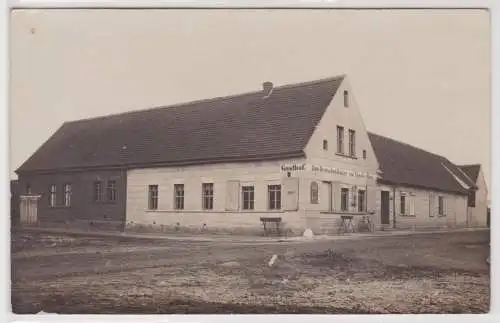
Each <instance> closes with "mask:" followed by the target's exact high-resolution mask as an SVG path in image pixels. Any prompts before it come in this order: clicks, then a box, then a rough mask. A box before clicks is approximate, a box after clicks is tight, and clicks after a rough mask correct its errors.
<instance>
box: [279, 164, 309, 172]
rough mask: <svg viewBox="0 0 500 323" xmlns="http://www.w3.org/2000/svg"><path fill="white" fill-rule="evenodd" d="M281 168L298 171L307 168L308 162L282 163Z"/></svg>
mask: <svg viewBox="0 0 500 323" xmlns="http://www.w3.org/2000/svg"><path fill="white" fill-rule="evenodd" d="M281 170H282V171H284V172H296V171H301V170H306V164H290V165H281Z"/></svg>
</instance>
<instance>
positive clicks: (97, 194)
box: [93, 181, 102, 202]
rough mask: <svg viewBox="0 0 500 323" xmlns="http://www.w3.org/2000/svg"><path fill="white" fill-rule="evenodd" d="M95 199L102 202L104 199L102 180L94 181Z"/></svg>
mask: <svg viewBox="0 0 500 323" xmlns="http://www.w3.org/2000/svg"><path fill="white" fill-rule="evenodd" d="M93 193H94V201H95V202H101V201H102V182H101V181H96V182H94V192H93Z"/></svg>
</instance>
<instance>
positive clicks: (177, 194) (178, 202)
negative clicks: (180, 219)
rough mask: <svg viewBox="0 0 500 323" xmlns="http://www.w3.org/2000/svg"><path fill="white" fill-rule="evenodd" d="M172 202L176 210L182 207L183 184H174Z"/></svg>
mask: <svg viewBox="0 0 500 323" xmlns="http://www.w3.org/2000/svg"><path fill="white" fill-rule="evenodd" d="M174 200H175V201H174V202H175V205H174V207H175V209H176V210H183V209H184V184H174Z"/></svg>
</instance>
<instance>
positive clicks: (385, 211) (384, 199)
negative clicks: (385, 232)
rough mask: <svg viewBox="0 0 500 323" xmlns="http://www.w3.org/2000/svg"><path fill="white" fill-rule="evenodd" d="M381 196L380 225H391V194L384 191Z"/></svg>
mask: <svg viewBox="0 0 500 323" xmlns="http://www.w3.org/2000/svg"><path fill="white" fill-rule="evenodd" d="M380 194H381V196H380V223H382V224H390V220H389V192H388V191H382V192H381V193H380Z"/></svg>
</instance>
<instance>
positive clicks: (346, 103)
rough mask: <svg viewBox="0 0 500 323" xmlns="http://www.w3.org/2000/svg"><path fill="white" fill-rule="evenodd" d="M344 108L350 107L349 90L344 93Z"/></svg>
mask: <svg viewBox="0 0 500 323" xmlns="http://www.w3.org/2000/svg"><path fill="white" fill-rule="evenodd" d="M344 107H346V108H348V107H349V92H348V91H347V90H345V91H344Z"/></svg>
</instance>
